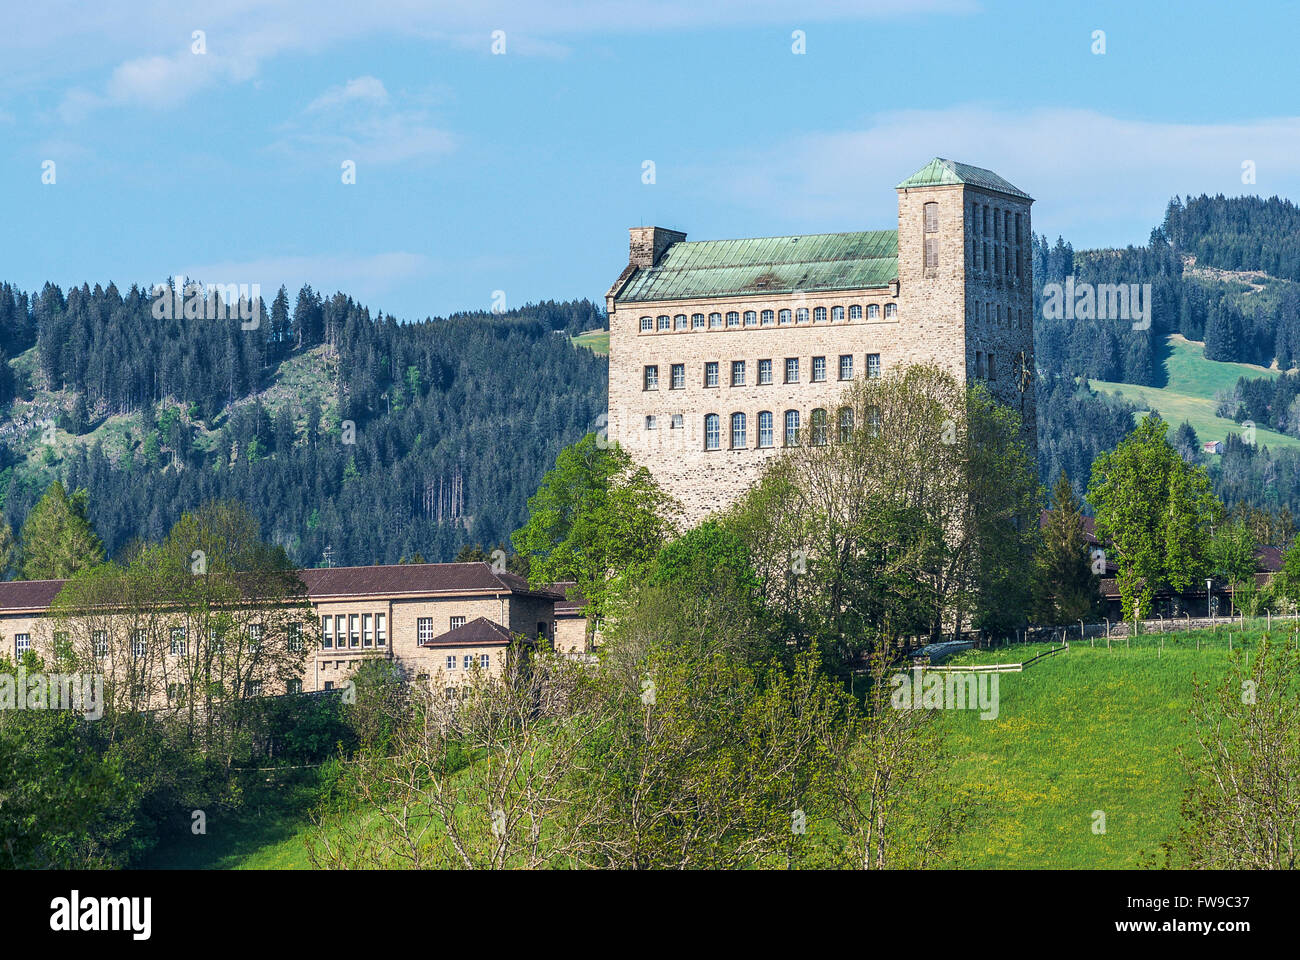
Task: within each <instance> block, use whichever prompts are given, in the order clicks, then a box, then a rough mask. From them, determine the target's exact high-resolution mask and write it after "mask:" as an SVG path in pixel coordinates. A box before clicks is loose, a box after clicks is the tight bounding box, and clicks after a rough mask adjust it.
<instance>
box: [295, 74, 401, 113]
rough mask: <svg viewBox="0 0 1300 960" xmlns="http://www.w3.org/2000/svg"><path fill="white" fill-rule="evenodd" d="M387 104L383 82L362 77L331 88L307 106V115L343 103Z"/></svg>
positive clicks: (375, 78)
mask: <svg viewBox="0 0 1300 960" xmlns="http://www.w3.org/2000/svg"><path fill="white" fill-rule="evenodd" d="M354 102H363V103H375V104H386V103H388V91H387V90H385V89H384V82H383V81H382V80H380V79H378V78H377V77H372V76H369V75H367V76H364V77H357V78H355V79H353V80H349V81H348V82H347V83H345V84H343V85H342V86H338V87H331V88H330V89H328V90H326V91H325V92H324V93H322V94H321V95H320V96H319V97H317V98H316V99H315V100H313V101H312V102H311V103H309V104H308V105H307V112H308V113H315V112H316V111H318V110H331V109H333V108H335V107H338V106H342V105H343V104H345V103H354Z"/></svg>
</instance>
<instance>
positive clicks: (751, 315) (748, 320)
mask: <svg viewBox="0 0 1300 960" xmlns="http://www.w3.org/2000/svg"><path fill="white" fill-rule="evenodd" d="M745 326H747V327H756V326H758V314H757V313H755V312H754V311H753V310H746V311H745Z"/></svg>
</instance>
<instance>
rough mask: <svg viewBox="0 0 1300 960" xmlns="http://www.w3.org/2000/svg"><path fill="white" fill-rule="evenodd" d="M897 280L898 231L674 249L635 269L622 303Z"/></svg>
mask: <svg viewBox="0 0 1300 960" xmlns="http://www.w3.org/2000/svg"><path fill="white" fill-rule="evenodd" d="M897 276H898V231H897V230H863V231H858V232H854V233H823V234H815V235H812V236H799V237H757V238H754V239H747V240H702V241H695V242H686V241H681V242H679V243H674V244H673V245H672V246H670V247H669V248H668V249H667V250H665V251H664V253H663V256H662V257H660V259H659V263H658V264H656V265H655V266H653V267H651V268H649V269H643V270H639V271H637V273H636V275H635V276H633V277H632V278H631V279H630V280H629V281H628V282H627V284H626V285H625V286H624V287H623V289H622V290H621V291H619V293H618V294H617V295H616V297H615V299H616V300H617V301H618V302H620V303H632V302H637V301H650V300H691V299H695V298H703V297H743V296H753V295H755V294H763V293H794V292H795V291H804V292H807V293H813V292H817V291H827V290H860V289H865V288H871V287H884V286H887V285H888V284H889V281H891V280H893V279H894V278H895V277H897Z"/></svg>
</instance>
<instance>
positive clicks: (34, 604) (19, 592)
mask: <svg viewBox="0 0 1300 960" xmlns="http://www.w3.org/2000/svg"><path fill="white" fill-rule="evenodd" d="M66 582H67V581H66V580H6V581H3V582H0V610H5V611H12V612H15V613H17V612H21V611H26V610H30V611H33V612H36V611H41V610H45V609H47V608H48V607H49V605H50V604H51V603H53V602H54V598H55V597H57V596H58V595H59V591H60V590H62V589H63V585H64V583H66Z"/></svg>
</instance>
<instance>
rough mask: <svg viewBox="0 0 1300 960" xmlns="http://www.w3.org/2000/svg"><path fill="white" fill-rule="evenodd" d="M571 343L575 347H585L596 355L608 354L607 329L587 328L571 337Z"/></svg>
mask: <svg viewBox="0 0 1300 960" xmlns="http://www.w3.org/2000/svg"><path fill="white" fill-rule="evenodd" d="M573 345H574V346H577V347H586V348H587V349H588V350H590V351H591V352H592V353H594V354H597V355H598V356H602V357H604V356H608V355H609V331H608V330H587V331H585V332H583V333H580V334H578V335H577V336H576V337H574V338H573Z"/></svg>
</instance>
